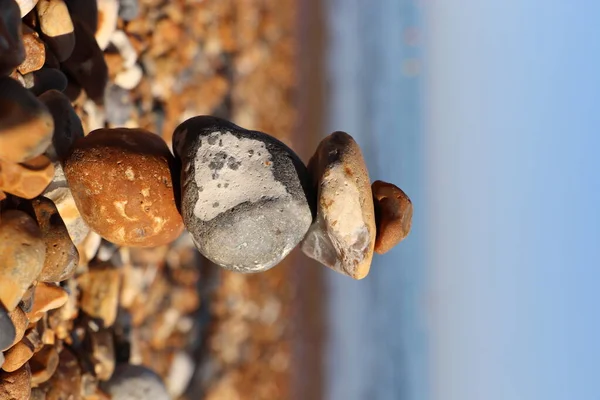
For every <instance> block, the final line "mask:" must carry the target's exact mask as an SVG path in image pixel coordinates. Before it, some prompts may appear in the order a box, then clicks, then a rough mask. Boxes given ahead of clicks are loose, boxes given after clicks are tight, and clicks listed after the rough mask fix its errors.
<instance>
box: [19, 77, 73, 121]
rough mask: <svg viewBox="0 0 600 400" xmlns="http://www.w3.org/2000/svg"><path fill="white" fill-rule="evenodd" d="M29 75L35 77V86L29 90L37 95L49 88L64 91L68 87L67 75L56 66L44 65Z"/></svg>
mask: <svg viewBox="0 0 600 400" xmlns="http://www.w3.org/2000/svg"><path fill="white" fill-rule="evenodd" d="M27 75H31V76H32V77H33V86H32V87H30V88H29V90H31V93H33V94H34V95H36V96H40V95H41V94H43V93H45V92H47V91H49V90H57V91H59V92H62V91H64V90H65V89H66V88H67V84H68V81H67V77H66V76H65V74H63V73H62V71H61V70H59V69H56V68H49V67H43V68H42V69H40V70H39V71H34V72H31V73H30V74H27ZM55 122H56V121H55Z"/></svg>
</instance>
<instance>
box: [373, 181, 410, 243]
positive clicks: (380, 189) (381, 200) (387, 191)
mask: <svg viewBox="0 0 600 400" xmlns="http://www.w3.org/2000/svg"><path fill="white" fill-rule="evenodd" d="M371 188H372V190H373V202H374V204H375V220H376V222H377V238H376V239H375V251H376V252H377V253H379V254H384V253H386V252H388V251H390V250H391V249H392V248H393V247H394V246H396V245H397V244H398V243H400V242H401V241H402V240H404V239H405V238H406V237H407V236H408V234H409V232H410V228H411V225H412V215H413V205H412V202H411V201H410V199H409V198H408V196H407V195H406V193H404V192H403V191H402V189H400V188H399V187H397V186H396V185H393V184H391V183H387V182H383V181H375V182H373V185H372V186H371Z"/></svg>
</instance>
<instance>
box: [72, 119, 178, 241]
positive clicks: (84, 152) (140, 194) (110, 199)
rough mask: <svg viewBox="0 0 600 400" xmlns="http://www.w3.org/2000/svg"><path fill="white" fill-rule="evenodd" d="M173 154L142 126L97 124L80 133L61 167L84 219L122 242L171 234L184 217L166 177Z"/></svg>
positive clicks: (170, 236)
mask: <svg viewBox="0 0 600 400" xmlns="http://www.w3.org/2000/svg"><path fill="white" fill-rule="evenodd" d="M173 163H174V158H173V156H172V154H171V152H170V151H169V148H168V147H167V145H166V144H165V142H164V141H163V140H162V139H161V138H160V137H159V136H157V135H155V134H153V133H151V132H148V131H145V130H143V129H125V128H119V129H98V130H96V131H93V132H91V133H90V134H89V135H88V136H86V137H84V138H81V139H79V140H78V141H77V142H76V143H75V144H74V148H73V151H72V153H71V154H70V156H69V157H67V159H66V160H65V164H64V171H65V176H66V178H67V182H68V183H69V187H70V188H71V192H72V194H73V198H74V199H75V204H76V205H77V208H78V209H79V212H80V213H81V215H82V217H83V219H84V221H85V222H86V223H87V224H88V225H89V226H90V228H92V229H93V230H94V231H96V232H97V233H98V234H99V235H100V236H102V237H103V238H105V239H106V240H109V241H111V242H113V243H115V244H118V245H122V246H139V247H150V246H159V245H163V244H166V243H169V242H171V241H173V240H175V239H176V238H177V237H178V236H179V235H180V234H181V232H182V230H183V222H182V219H181V216H180V215H179V212H178V211H177V207H176V205H175V195H174V193H175V189H174V188H173V182H172V179H171V173H172V169H173Z"/></svg>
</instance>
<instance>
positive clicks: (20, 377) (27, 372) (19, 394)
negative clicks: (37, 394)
mask: <svg viewBox="0 0 600 400" xmlns="http://www.w3.org/2000/svg"><path fill="white" fill-rule="evenodd" d="M30 394H31V369H30V368H29V364H25V365H24V366H23V367H22V368H20V369H19V370H18V371H15V372H5V371H0V399H2V400H27V399H29V396H30Z"/></svg>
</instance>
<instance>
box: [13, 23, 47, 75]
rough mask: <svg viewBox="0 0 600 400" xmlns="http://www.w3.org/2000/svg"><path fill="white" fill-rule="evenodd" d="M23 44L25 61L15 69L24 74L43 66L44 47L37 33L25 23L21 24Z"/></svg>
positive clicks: (44, 58) (44, 57)
mask: <svg viewBox="0 0 600 400" xmlns="http://www.w3.org/2000/svg"><path fill="white" fill-rule="evenodd" d="M23 44H24V46H25V61H23V62H22V63H21V65H19V66H18V67H17V70H18V71H19V72H20V73H21V74H23V75H25V74H27V73H29V72H33V71H37V70H38V69H41V68H42V67H43V66H44V61H45V60H46V47H45V46H44V42H43V41H42V39H40V36H39V35H38V33H37V32H36V31H34V30H33V29H31V28H30V27H28V26H27V25H25V24H23Z"/></svg>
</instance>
